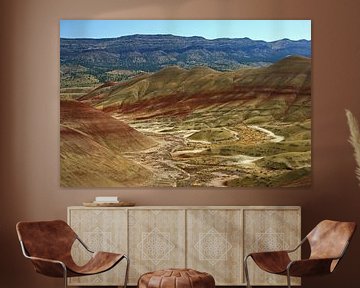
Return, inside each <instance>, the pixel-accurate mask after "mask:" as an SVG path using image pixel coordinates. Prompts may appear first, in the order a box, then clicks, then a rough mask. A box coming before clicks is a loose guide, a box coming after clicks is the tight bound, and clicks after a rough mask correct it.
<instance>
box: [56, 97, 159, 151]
mask: <svg viewBox="0 0 360 288" xmlns="http://www.w3.org/2000/svg"><path fill="white" fill-rule="evenodd" d="M60 124H61V125H62V127H63V128H67V129H66V130H64V133H65V134H66V135H68V137H70V135H73V134H72V133H70V132H69V131H73V132H77V134H79V133H80V134H81V135H84V136H86V137H88V138H91V139H92V140H94V141H95V142H97V143H99V144H100V145H103V146H106V147H110V148H111V149H112V150H115V151H118V152H130V151H137V150H144V149H147V148H150V147H152V146H154V145H156V142H155V141H154V140H152V139H151V138H150V137H148V136H145V135H144V134H142V133H140V132H138V131H137V130H135V129H133V128H131V127H130V126H129V125H127V124H125V123H123V122H122V121H119V120H116V119H114V118H112V117H111V116H110V115H108V114H106V113H104V112H102V111H100V110H97V109H94V108H92V107H90V106H89V105H87V104H85V103H82V102H79V101H61V102H60ZM69 129H70V130H69ZM66 131H67V132H66Z"/></svg>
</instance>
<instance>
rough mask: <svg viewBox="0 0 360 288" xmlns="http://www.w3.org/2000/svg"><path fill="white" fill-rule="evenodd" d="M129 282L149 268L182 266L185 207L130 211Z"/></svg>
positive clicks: (132, 281)
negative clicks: (180, 208) (183, 208)
mask: <svg viewBox="0 0 360 288" xmlns="http://www.w3.org/2000/svg"><path fill="white" fill-rule="evenodd" d="M129 219H131V221H130V223H129V257H130V259H131V270H130V278H129V280H130V283H136V282H137V280H138V278H139V276H140V275H141V274H143V273H145V272H148V271H154V270H159V269H165V268H184V267H185V233H184V231H185V210H177V209H175V210H163V209H162V210H149V209H145V210H130V211H129Z"/></svg>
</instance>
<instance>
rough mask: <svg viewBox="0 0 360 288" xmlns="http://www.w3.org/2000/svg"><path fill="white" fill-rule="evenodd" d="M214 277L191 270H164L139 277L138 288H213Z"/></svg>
mask: <svg viewBox="0 0 360 288" xmlns="http://www.w3.org/2000/svg"><path fill="white" fill-rule="evenodd" d="M214 287H215V280H214V277H213V276H211V275H210V274H208V273H205V272H199V271H196V270H192V269H166V270H159V271H154V272H148V273H145V274H143V275H141V276H140V278H139V281H138V288H214Z"/></svg>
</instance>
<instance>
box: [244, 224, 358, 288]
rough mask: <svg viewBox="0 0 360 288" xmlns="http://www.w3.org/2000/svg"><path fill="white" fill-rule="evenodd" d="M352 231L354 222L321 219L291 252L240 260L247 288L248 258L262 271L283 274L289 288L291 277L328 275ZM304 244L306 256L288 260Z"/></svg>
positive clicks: (272, 253) (265, 254)
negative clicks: (306, 244) (307, 244)
mask: <svg viewBox="0 0 360 288" xmlns="http://www.w3.org/2000/svg"><path fill="white" fill-rule="evenodd" d="M355 229H356V224H355V223H354V222H338V221H331V220H324V221H322V222H320V223H319V224H318V225H317V226H316V227H315V228H314V229H313V230H312V231H311V232H310V233H309V234H308V235H307V236H306V237H305V238H304V239H303V240H302V241H301V242H300V244H299V245H298V246H297V247H295V248H294V249H292V250H285V251H269V252H257V253H250V254H249V255H247V256H246V257H245V259H244V272H245V278H246V283H247V287H248V288H250V287H251V285H250V280H249V271H248V266H247V260H248V258H250V257H251V258H252V259H253V260H254V262H255V263H256V264H257V266H259V268H261V269H262V270H264V271H266V272H269V273H273V274H279V275H286V276H287V283H288V287H289V288H291V278H290V277H291V276H295V277H304V276H314V275H324V274H329V273H332V272H333V271H334V269H335V267H336V266H337V264H338V263H339V261H340V260H341V258H342V257H343V256H344V254H345V251H346V249H347V247H348V245H349V242H350V240H351V238H352V236H353V234H354V232H355ZM306 241H308V242H309V245H310V249H311V254H310V257H309V258H308V259H301V260H295V261H292V260H291V259H290V257H289V253H291V252H294V251H296V250H297V249H299V248H300V247H301V246H302V245H303V244H304V243H305V242H306Z"/></svg>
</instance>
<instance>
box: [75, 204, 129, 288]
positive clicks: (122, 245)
mask: <svg viewBox="0 0 360 288" xmlns="http://www.w3.org/2000/svg"><path fill="white" fill-rule="evenodd" d="M68 221H69V225H70V226H71V227H72V228H73V229H74V231H75V232H76V233H77V234H78V235H79V237H80V239H81V240H83V242H84V243H85V244H86V245H87V246H88V247H89V248H90V249H91V250H93V251H106V252H115V253H125V254H127V215H126V210H125V209H103V208H102V209H70V210H69V215H68ZM72 255H73V258H74V260H75V262H76V263H79V264H84V263H86V262H87V261H88V260H89V258H90V255H89V252H87V251H86V250H85V249H84V248H83V247H82V245H81V244H79V242H78V241H76V242H75V244H74V246H73V249H72ZM125 267H126V261H121V262H120V263H119V264H118V265H116V266H115V267H114V268H113V269H111V270H109V271H107V272H104V273H100V274H97V275H93V276H85V277H74V278H69V284H70V285H99V286H102V285H122V284H123V282H124V275H125Z"/></svg>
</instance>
